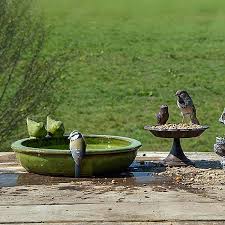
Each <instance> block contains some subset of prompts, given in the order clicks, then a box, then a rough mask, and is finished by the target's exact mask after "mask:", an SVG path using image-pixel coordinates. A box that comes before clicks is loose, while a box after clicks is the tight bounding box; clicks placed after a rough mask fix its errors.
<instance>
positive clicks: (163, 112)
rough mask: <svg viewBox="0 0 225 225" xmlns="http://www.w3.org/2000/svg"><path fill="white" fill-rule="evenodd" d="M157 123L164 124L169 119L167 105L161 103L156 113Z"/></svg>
mask: <svg viewBox="0 0 225 225" xmlns="http://www.w3.org/2000/svg"><path fill="white" fill-rule="evenodd" d="M156 119H157V124H158V125H164V124H166V122H167V120H168V119H169V111H168V106H167V105H161V107H160V110H159V112H158V114H156Z"/></svg>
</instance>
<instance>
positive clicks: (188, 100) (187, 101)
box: [184, 96, 195, 108]
mask: <svg viewBox="0 0 225 225" xmlns="http://www.w3.org/2000/svg"><path fill="white" fill-rule="evenodd" d="M184 104H185V107H187V106H192V107H193V108H195V107H194V104H193V101H192V99H191V97H189V96H188V97H186V98H185V99H184Z"/></svg>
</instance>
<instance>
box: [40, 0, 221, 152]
mask: <svg viewBox="0 0 225 225" xmlns="http://www.w3.org/2000/svg"><path fill="white" fill-rule="evenodd" d="M39 4H40V6H41V7H42V8H43V10H44V11H45V13H46V19H47V22H48V23H49V24H51V25H54V26H55V29H54V37H53V39H52V43H51V48H57V47H60V46H62V45H63V42H64V41H67V42H69V43H70V45H71V46H72V47H74V48H75V49H76V50H75V51H76V54H77V57H76V59H75V60H74V63H73V64H72V65H71V66H70V68H69V72H68V74H66V78H65V80H64V82H63V83H62V85H63V92H62V93H61V97H62V103H61V105H60V106H59V108H58V111H57V113H56V116H57V117H58V118H60V119H62V120H63V121H64V122H65V126H66V130H67V132H69V131H71V130H73V129H78V130H80V131H81V132H83V133H85V134H90V133H91V134H112V135H120V136H128V137H133V138H136V139H138V140H140V141H141V142H142V143H143V149H145V150H146V149H148V150H168V149H169V148H170V144H171V140H163V139H159V138H156V137H154V136H152V135H151V134H150V133H148V132H146V131H145V130H144V129H143V127H144V125H147V124H154V123H155V113H156V112H157V111H158V109H159V106H160V105H161V104H165V103H166V104H168V105H169V110H170V120H169V122H180V121H181V116H180V112H179V110H178V108H177V106H176V97H175V96H174V94H175V92H176V90H178V89H186V90H187V91H188V92H189V93H190V94H191V96H192V98H193V101H194V103H195V106H196V108H197V115H198V117H199V120H200V122H201V123H202V124H207V125H209V126H210V129H209V130H207V131H206V132H205V133H204V134H203V135H202V137H200V138H194V139H191V140H183V146H184V149H185V150H188V151H212V150H213V144H214V142H215V137H216V136H217V135H223V134H224V133H225V127H223V126H222V125H221V124H219V122H218V118H219V116H220V114H221V112H222V111H223V108H224V107H225V101H224V98H225V25H224V24H225V23H224V22H225V1H224V0H215V1H212V0H191V1H184V0H170V1H168V0H160V1H157V0H115V1H106V0H64V1H63V0H47V1H46V0H39Z"/></svg>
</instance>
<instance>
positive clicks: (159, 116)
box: [155, 113, 161, 123]
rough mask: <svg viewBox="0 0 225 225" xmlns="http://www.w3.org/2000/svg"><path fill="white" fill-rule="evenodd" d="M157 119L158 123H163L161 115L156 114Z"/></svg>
mask: <svg viewBox="0 0 225 225" xmlns="http://www.w3.org/2000/svg"><path fill="white" fill-rule="evenodd" d="M155 117H156V120H157V123H160V122H161V115H160V113H158V114H156V115H155Z"/></svg>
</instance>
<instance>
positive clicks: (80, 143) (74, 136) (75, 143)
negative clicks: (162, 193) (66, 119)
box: [68, 131, 86, 177]
mask: <svg viewBox="0 0 225 225" xmlns="http://www.w3.org/2000/svg"><path fill="white" fill-rule="evenodd" d="M68 139H69V140H70V151H71V153H72V157H73V159H74V162H75V177H80V176H81V164H82V160H83V158H84V156H85V153H86V142H85V140H84V137H83V135H82V134H81V133H80V132H78V131H73V132H71V133H70V135H69V137H68Z"/></svg>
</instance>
